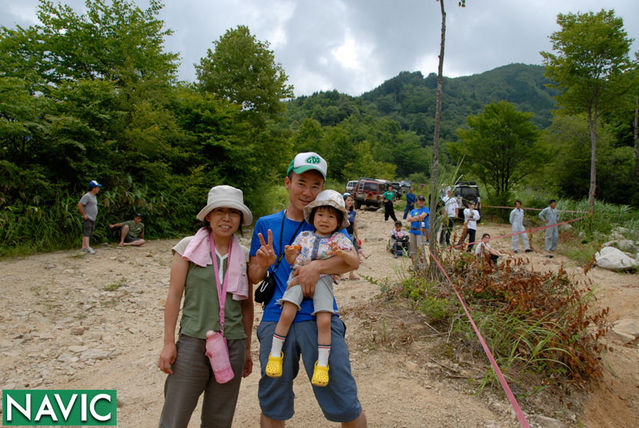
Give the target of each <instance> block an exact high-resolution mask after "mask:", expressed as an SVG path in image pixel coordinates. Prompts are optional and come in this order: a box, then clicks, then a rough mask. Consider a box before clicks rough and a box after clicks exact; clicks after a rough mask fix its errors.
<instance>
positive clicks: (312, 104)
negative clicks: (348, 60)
mask: <svg viewBox="0 0 639 428" xmlns="http://www.w3.org/2000/svg"><path fill="white" fill-rule="evenodd" d="M547 83H548V80H547V79H546V78H545V77H544V75H543V67H542V66H539V65H526V64H510V65H506V66H503V67H498V68H495V69H494V70H490V71H487V72H484V73H481V74H475V75H472V76H463V77H456V78H448V77H444V86H443V88H444V93H443V98H442V129H441V136H442V138H443V139H445V140H455V139H456V138H457V137H456V130H457V128H459V127H462V126H464V125H465V123H466V118H467V117H468V116H469V115H472V114H477V113H478V112H480V111H481V110H482V109H483V107H484V105H486V104H489V103H492V102H497V101H501V100H506V101H509V102H511V103H513V104H514V105H515V106H516V107H517V108H518V109H519V110H520V111H527V112H532V113H533V114H534V116H533V121H534V122H535V123H536V124H537V125H538V126H539V127H540V128H545V127H547V126H548V125H549V124H550V121H551V110H552V109H553V108H554V107H555V101H554V99H553V96H554V95H555V91H554V90H552V89H550V88H547V87H546V86H545V85H546V84H547ZM436 91H437V75H436V74H435V73H431V74H429V75H428V76H427V77H424V76H423V75H422V73H421V72H419V71H416V72H407V71H403V72H401V73H399V75H397V76H396V77H393V78H392V79H389V80H387V81H385V82H384V83H382V84H381V85H380V86H378V87H377V88H375V89H373V90H371V91H369V92H366V93H364V94H362V95H361V96H359V97H351V96H349V95H345V94H341V93H338V92H337V91H329V92H319V93H315V94H313V95H311V96H308V97H299V98H296V99H294V100H292V101H291V102H290V103H289V109H288V121H289V123H291V124H293V126H295V123H296V122H297V123H300V122H301V120H303V119H304V118H308V117H310V118H313V119H315V120H317V121H318V122H319V123H320V124H321V125H323V126H334V125H337V124H338V123H340V122H341V121H342V120H344V119H346V118H347V117H349V116H351V115H356V116H367V115H370V116H373V117H385V118H390V119H393V120H395V121H397V122H398V123H399V124H400V126H401V128H402V129H404V130H408V131H414V132H415V133H416V134H418V135H420V136H421V138H422V144H424V145H428V144H430V141H431V139H432V134H433V126H434V118H435V101H436Z"/></svg>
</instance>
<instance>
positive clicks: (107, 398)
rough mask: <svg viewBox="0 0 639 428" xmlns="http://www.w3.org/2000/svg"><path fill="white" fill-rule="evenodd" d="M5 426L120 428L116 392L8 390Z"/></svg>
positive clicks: (4, 392) (4, 400) (4, 403)
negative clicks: (118, 425)
mask: <svg viewBox="0 0 639 428" xmlns="http://www.w3.org/2000/svg"><path fill="white" fill-rule="evenodd" d="M2 409H3V410H2V423H3V425H4V426H18V425H21V426H25V425H30V426H44V425H46V426H51V425H56V426H62V425H92V426H96V425H102V426H104V425H113V426H115V425H117V417H116V412H117V398H116V391H115V390H106V389H104V390H39V389H34V390H4V391H2Z"/></svg>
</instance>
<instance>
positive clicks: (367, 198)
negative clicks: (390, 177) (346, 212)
mask: <svg viewBox="0 0 639 428" xmlns="http://www.w3.org/2000/svg"><path fill="white" fill-rule="evenodd" d="M387 186H388V184H387V183H386V182H385V180H377V179H374V178H362V179H360V180H359V181H358V182H357V186H355V190H354V195H353V196H354V198H355V208H356V209H359V208H361V207H362V206H367V207H371V206H372V207H378V208H379V207H381V206H382V204H383V201H382V195H383V194H384V192H385V191H386V188H387Z"/></svg>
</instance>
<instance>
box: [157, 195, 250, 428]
mask: <svg viewBox="0 0 639 428" xmlns="http://www.w3.org/2000/svg"><path fill="white" fill-rule="evenodd" d="M196 217H197V219H198V220H200V221H202V222H203V227H202V228H200V229H199V230H198V231H197V233H196V234H195V235H194V236H189V237H186V238H184V239H182V240H181V241H180V242H178V243H177V244H176V245H175V246H174V247H173V249H172V251H173V261H172V263H171V279H170V282H169V293H168V297H167V299H166V304H165V308H164V347H163V348H162V352H161V353H160V358H159V361H158V366H159V368H160V369H161V370H162V371H163V372H165V373H167V374H168V376H167V378H166V383H165V386H164V398H165V399H164V406H163V408H162V414H161V416H160V425H159V426H160V427H186V426H187V425H188V423H189V419H190V418H191V414H192V413H193V410H194V409H195V406H196V405H197V402H198V398H199V396H200V395H202V393H204V397H203V400H202V416H201V424H202V426H225V427H226V426H231V424H232V421H233V415H234V413H235V406H236V404H237V397H238V394H239V390H240V381H241V378H242V377H246V376H248V375H249V374H250V373H251V371H252V367H253V363H252V360H251V333H252V328H253V300H252V299H251V298H250V296H251V294H252V291H251V285H250V283H249V281H248V276H247V262H248V249H247V248H245V247H242V246H241V245H240V242H239V240H238V239H237V237H236V236H235V233H236V232H238V231H239V232H240V233H241V227H242V226H248V225H250V224H251V223H252V222H253V215H252V214H251V211H250V210H249V209H248V207H247V206H246V205H244V199H243V194H242V191H241V190H240V189H236V188H234V187H231V186H226V185H220V186H215V187H213V188H212V189H211V190H210V191H209V194H208V200H207V204H206V206H205V207H204V208H202V209H201V210H200V212H199V213H198V214H197V216H196ZM183 297H184V303H183V305H182V318H181V319H180V330H179V337H178V340H177V343H176V342H175V328H176V324H177V320H178V314H179V312H180V301H181V300H182V298H183ZM211 331H214V332H220V333H221V334H222V335H223V337H224V339H225V341H226V343H227V350H228V360H229V361H230V365H231V368H232V372H233V376H232V377H233V378H232V379H231V380H230V381H228V382H226V383H219V382H218V381H217V380H216V377H215V376H214V374H215V373H213V370H212V368H211V365H212V361H209V357H208V356H207V355H208V354H207V351H208V349H207V347H206V339H207V332H211ZM225 352H226V351H225Z"/></svg>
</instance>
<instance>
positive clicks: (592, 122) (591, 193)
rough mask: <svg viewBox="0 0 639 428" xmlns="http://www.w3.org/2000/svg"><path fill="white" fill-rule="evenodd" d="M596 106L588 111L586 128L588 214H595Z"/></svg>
mask: <svg viewBox="0 0 639 428" xmlns="http://www.w3.org/2000/svg"><path fill="white" fill-rule="evenodd" d="M597 119H598V117H597V106H596V105H595V106H594V117H593V108H592V107H591V108H589V109H588V126H589V127H590V142H591V145H592V147H591V154H590V189H589V190H588V211H590V214H594V212H595V191H596V189H597Z"/></svg>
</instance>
